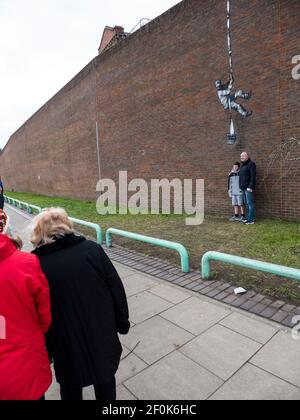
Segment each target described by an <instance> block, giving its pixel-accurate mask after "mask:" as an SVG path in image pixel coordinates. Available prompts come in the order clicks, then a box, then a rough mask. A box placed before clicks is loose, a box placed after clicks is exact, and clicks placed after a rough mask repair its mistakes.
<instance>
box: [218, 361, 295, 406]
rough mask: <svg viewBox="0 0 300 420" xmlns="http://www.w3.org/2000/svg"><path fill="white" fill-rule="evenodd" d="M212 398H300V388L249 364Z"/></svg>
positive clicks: (249, 399) (248, 399) (265, 399)
mask: <svg viewBox="0 0 300 420" xmlns="http://www.w3.org/2000/svg"><path fill="white" fill-rule="evenodd" d="M210 399H211V400H226V401H228V400H231V401H232V400H239V401H240V400H244V401H245V400H247V401H251V400H253V401H254V400H256V401H262V400H264V401H271V400H274V401H278V400H279V401H282V400H286V401H289V400H298V401H299V400H300V389H299V388H296V387H295V386H293V385H290V384H288V383H287V382H285V381H283V380H281V379H279V378H277V377H276V376H273V375H271V374H270V373H267V372H265V371H264V370H261V369H259V368H257V367H255V366H253V365H251V364H247V365H245V366H243V367H242V369H241V370H240V371H239V372H237V373H236V375H234V376H233V377H232V378H231V379H230V380H229V381H228V382H226V383H225V384H224V385H223V386H222V387H221V388H220V389H219V390H218V391H217V392H216V393H215V394H214V395H213V396H212V397H211V398H210Z"/></svg>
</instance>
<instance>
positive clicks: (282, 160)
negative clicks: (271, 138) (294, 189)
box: [261, 137, 300, 190]
mask: <svg viewBox="0 0 300 420" xmlns="http://www.w3.org/2000/svg"><path fill="white" fill-rule="evenodd" d="M279 165H280V167H281V168H282V170H281V171H278V166H279ZM274 169H276V179H277V182H280V181H282V180H283V179H284V178H287V177H288V178H289V179H290V180H293V179H296V178H297V176H298V175H300V139H297V138H295V137H290V138H288V139H286V140H284V141H282V143H281V144H280V145H279V146H278V147H277V148H276V149H275V150H274V151H273V152H272V154H271V155H270V157H269V159H268V163H267V165H266V168H265V171H264V174H263V177H262V180H261V183H262V184H264V185H265V187H266V182H267V180H268V178H269V177H270V175H271V172H272V171H273V170H274ZM266 190H267V188H266Z"/></svg>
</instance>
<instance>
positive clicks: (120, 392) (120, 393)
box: [117, 385, 136, 401]
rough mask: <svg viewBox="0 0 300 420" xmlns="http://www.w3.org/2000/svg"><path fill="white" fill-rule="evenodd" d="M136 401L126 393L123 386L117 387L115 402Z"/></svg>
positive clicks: (126, 390) (129, 393)
mask: <svg viewBox="0 0 300 420" xmlns="http://www.w3.org/2000/svg"><path fill="white" fill-rule="evenodd" d="M132 400H136V398H135V396H134V395H132V394H131V392H129V391H128V389H126V388H125V386H123V385H119V386H118V387H117V401H132Z"/></svg>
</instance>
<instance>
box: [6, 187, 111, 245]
mask: <svg viewBox="0 0 300 420" xmlns="http://www.w3.org/2000/svg"><path fill="white" fill-rule="evenodd" d="M4 200H5V201H6V202H7V203H8V204H11V205H14V206H15V207H18V208H20V209H22V210H27V212H28V213H30V214H33V210H35V211H36V212H37V213H41V212H42V208H41V207H39V206H35V205H34V204H29V203H26V202H24V201H20V200H17V199H15V198H11V197H8V196H6V195H5V196H4ZM69 219H70V220H71V221H72V222H73V223H76V224H78V225H81V226H85V227H88V228H91V229H94V230H95V231H96V237H97V243H98V244H102V241H103V234H102V229H101V226H100V225H98V224H96V223H92V222H87V221H85V220H81V219H76V218H75V217H69Z"/></svg>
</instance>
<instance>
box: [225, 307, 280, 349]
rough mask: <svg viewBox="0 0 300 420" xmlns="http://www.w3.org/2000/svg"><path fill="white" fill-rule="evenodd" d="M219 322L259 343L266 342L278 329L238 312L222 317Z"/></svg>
mask: <svg viewBox="0 0 300 420" xmlns="http://www.w3.org/2000/svg"><path fill="white" fill-rule="evenodd" d="M220 324H221V325H223V326H225V327H227V328H230V329H231V330H233V331H235V332H237V333H240V334H242V335H244V336H246V337H249V338H251V339H252V340H255V341H257V342H259V343H261V344H266V343H267V342H268V341H269V340H270V339H271V338H272V337H273V336H274V335H275V334H276V333H277V332H278V331H279V329H278V328H275V327H271V326H270V325H267V324H264V323H263V322H261V321H258V320H257V319H254V318H250V317H249V316H245V315H242V314H238V313H233V314H232V315H230V316H228V317H227V318H225V319H223V320H222V321H221V322H220Z"/></svg>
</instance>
